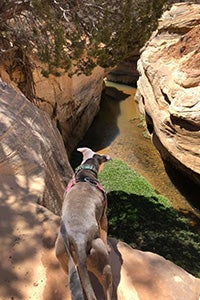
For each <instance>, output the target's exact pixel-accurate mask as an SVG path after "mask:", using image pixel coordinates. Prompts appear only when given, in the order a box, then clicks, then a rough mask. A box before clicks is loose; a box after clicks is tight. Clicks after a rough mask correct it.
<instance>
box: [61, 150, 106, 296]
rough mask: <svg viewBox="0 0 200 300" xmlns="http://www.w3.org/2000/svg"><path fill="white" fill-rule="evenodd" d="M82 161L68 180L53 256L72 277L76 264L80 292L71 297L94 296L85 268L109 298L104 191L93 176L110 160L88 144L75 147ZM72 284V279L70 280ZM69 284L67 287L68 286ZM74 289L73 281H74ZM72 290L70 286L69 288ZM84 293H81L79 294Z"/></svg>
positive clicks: (95, 176)
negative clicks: (78, 294) (81, 155)
mask: <svg viewBox="0 0 200 300" xmlns="http://www.w3.org/2000/svg"><path fill="white" fill-rule="evenodd" d="M77 150H78V151H80V152H82V154H83V161H82V163H81V165H80V166H79V167H78V168H77V169H76V172H75V175H74V177H73V178H72V180H71V182H70V183H69V185H68V187H67V190H66V193H65V196H64V202H63V207H62V216H61V226H60V232H59V234H58V237H57V241H56V256H57V258H58V260H59V261H60V263H61V265H62V267H63V269H64V271H65V272H66V273H67V274H69V277H71V279H72V276H71V275H72V272H73V271H72V270H74V268H75V267H74V266H76V267H77V271H78V273H77V272H76V273H77V274H78V275H79V278H80V284H81V286H82V288H83V292H82V293H81V295H82V296H77V297H76V296H74V297H73V292H72V291H71V292H72V299H87V300H96V299H97V298H96V296H95V293H94V290H93V288H92V285H91V281H90V277H89V274H88V271H90V272H92V273H93V274H94V275H95V276H96V277H97V279H98V280H99V282H100V283H101V285H102V287H103V290H104V294H105V299H107V300H111V299H112V272H111V267H110V264H109V253H108V246H107V215H106V208H107V201H106V194H105V192H104V190H103V188H102V187H101V185H100V184H99V182H98V180H97V174H98V171H99V167H100V165H101V164H102V163H104V162H106V161H108V160H110V159H111V158H110V156H108V155H99V154H96V153H95V152H93V151H92V150H91V149H89V148H79V149H77ZM72 285H73V283H72ZM72 285H71V284H70V287H72ZM75 289H79V290H80V288H77V284H75ZM71 290H72V289H71ZM83 295H84V296H83Z"/></svg>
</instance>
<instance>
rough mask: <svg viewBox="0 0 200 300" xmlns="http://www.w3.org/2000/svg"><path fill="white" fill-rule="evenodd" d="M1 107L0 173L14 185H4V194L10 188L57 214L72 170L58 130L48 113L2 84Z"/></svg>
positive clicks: (0, 87) (0, 82)
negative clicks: (30, 197)
mask: <svg viewBox="0 0 200 300" xmlns="http://www.w3.org/2000/svg"><path fill="white" fill-rule="evenodd" d="M0 108H1V110H0V136H1V143H0V157H1V160H0V172H1V177H2V179H3V180H6V178H8V179H9V177H10V176H11V177H12V182H13V184H14V185H15V186H13V187H12V184H11V185H10V187H9V181H8V184H6V183H5V186H4V187H3V188H5V189H6V190H5V191H4V192H5V195H6V194H7V193H9V192H10V189H14V190H15V189H16V193H19V194H21V193H22V192H24V191H25V192H26V194H27V197H28V196H29V195H32V198H33V199H32V200H33V202H35V203H36V202H37V203H40V204H42V205H44V206H46V207H48V208H49V209H50V210H52V211H53V212H54V213H59V212H60V208H61V205H62V200H63V192H64V188H65V186H66V183H67V182H68V180H69V178H70V177H71V175H72V169H71V167H70V165H69V162H68V157H67V154H66V150H65V148H64V144H63V141H62V138H61V135H60V133H59V131H58V129H57V128H56V126H55V124H54V122H52V120H51V119H50V117H49V116H48V114H47V113H45V112H43V111H41V110H39V109H38V108H37V107H35V106H34V105H33V104H32V103H30V101H28V100H27V99H26V98H25V97H24V96H23V94H22V93H21V92H17V91H16V90H15V89H14V88H12V86H10V85H9V84H7V83H5V82H3V81H0ZM4 176H5V177H4ZM1 182H2V181H1ZM18 189H19V190H18ZM1 191H2V189H1ZM2 192H3V191H2ZM4 192H3V193H4ZM27 201H28V200H27Z"/></svg>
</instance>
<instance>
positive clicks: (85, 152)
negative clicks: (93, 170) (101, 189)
mask: <svg viewBox="0 0 200 300" xmlns="http://www.w3.org/2000/svg"><path fill="white" fill-rule="evenodd" d="M77 151H79V152H81V153H82V155H83V161H82V163H81V164H84V162H85V161H86V160H88V159H89V158H95V159H96V160H97V161H98V163H99V165H100V164H102V163H104V162H106V161H108V160H111V157H110V155H100V154H98V153H95V152H94V151H93V150H91V149H90V148H87V147H84V148H78V149H77Z"/></svg>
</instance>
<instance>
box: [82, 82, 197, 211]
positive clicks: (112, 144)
mask: <svg viewBox="0 0 200 300" xmlns="http://www.w3.org/2000/svg"><path fill="white" fill-rule="evenodd" d="M135 92H136V89H135V88H133V87H130V86H126V85H121V84H116V83H112V82H106V89H105V91H104V95H103V97H102V102H101V108H100V111H99V113H98V115H97V116H96V117H95V120H94V122H93V123H92V125H91V127H90V128H89V130H88V132H87V133H86V135H85V137H84V139H83V140H82V141H81V142H80V143H79V146H86V147H90V148H92V149H93V150H94V151H98V152H99V153H105V154H109V155H110V156H111V157H112V158H117V159H121V160H123V161H125V162H126V163H127V164H128V165H129V166H130V167H131V168H132V169H134V170H135V171H136V172H138V173H139V174H141V175H142V176H143V177H145V179H146V180H147V181H148V182H149V183H150V184H151V185H152V186H153V187H154V189H155V190H156V191H157V192H158V193H160V194H162V195H164V196H166V197H167V198H168V199H169V200H170V202H171V204H172V206H173V207H174V208H175V209H177V210H179V211H182V212H184V213H186V214H190V215H193V216H199V211H198V210H199V208H200V204H199V199H198V198H199V193H198V194H197V192H199V187H197V186H195V185H194V186H193V183H190V184H191V186H190V185H188V180H187V179H186V178H185V177H184V176H183V177H182V176H181V174H179V173H178V172H177V170H175V169H173V168H171V167H170V165H167V168H166V165H164V163H163V161H162V159H161V157H160V155H159V153H158V151H157V150H156V149H155V147H154V145H153V144H152V142H151V139H150V137H149V136H148V134H147V131H146V129H145V127H144V126H142V123H143V120H142V118H141V114H140V112H139V110H138V107H137V104H136V103H135V101H134V96H135ZM166 170H167V171H166ZM174 174H176V176H174ZM177 177H178V178H179V179H181V183H180V180H178V181H177V180H176V179H177ZM177 182H178V188H177V187H176V183H177ZM186 182H187V183H186ZM197 189H198V191H197Z"/></svg>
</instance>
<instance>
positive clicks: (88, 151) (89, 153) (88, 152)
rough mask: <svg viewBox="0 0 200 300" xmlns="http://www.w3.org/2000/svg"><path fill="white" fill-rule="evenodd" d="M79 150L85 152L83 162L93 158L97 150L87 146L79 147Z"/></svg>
mask: <svg viewBox="0 0 200 300" xmlns="http://www.w3.org/2000/svg"><path fill="white" fill-rule="evenodd" d="M77 151H79V152H81V153H82V154H83V161H82V163H81V164H83V163H84V162H85V161H86V160H87V159H88V158H92V157H93V156H94V155H95V152H94V151H92V150H91V149H90V148H87V147H83V148H77Z"/></svg>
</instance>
